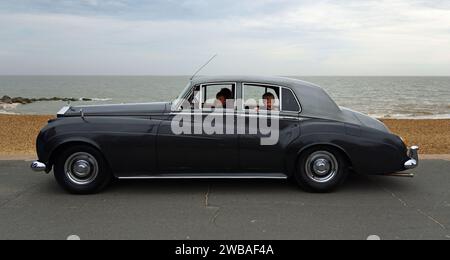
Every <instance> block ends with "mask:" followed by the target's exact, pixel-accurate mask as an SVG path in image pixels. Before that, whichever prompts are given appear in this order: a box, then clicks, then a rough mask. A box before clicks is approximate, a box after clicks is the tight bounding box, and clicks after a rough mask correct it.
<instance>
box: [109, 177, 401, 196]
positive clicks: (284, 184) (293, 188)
mask: <svg viewBox="0 0 450 260" xmlns="http://www.w3.org/2000/svg"><path fill="white" fill-rule="evenodd" d="M208 188H214V189H215V190H217V189H219V190H221V191H226V192H229V193H233V192H239V193H241V192H265V193H267V192H305V191H303V190H301V189H300V188H299V187H298V186H297V184H296V183H295V182H294V181H291V180H260V179H252V180H249V179H223V180H221V179H214V180H199V179H181V180H176V179H170V180H156V179H154V180H116V181H114V182H113V183H112V184H111V185H110V186H109V187H108V188H107V189H106V191H105V192H108V193H161V194H164V193H180V192H205V190H206V189H208ZM380 189H389V190H395V191H405V190H409V186H408V183H406V182H404V181H403V178H394V177H384V176H367V175H360V174H351V175H349V177H348V179H347V180H346V181H345V183H344V184H343V185H342V186H341V187H340V188H339V189H337V190H336V191H334V192H333V193H340V192H352V193H364V192H371V191H379V190H380Z"/></svg>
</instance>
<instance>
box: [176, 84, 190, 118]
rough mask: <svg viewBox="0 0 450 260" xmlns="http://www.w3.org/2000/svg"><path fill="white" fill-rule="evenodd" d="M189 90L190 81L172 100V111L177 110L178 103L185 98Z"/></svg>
mask: <svg viewBox="0 0 450 260" xmlns="http://www.w3.org/2000/svg"><path fill="white" fill-rule="evenodd" d="M190 90H191V82H190V81H189V83H188V84H187V85H186V87H184V89H183V91H181V93H180V95H179V96H178V97H177V98H176V99H175V100H174V101H173V102H172V111H173V110H177V109H178V107H179V104H180V103H181V102H182V101H183V99H184V98H186V95H187V94H188V92H189V91H190Z"/></svg>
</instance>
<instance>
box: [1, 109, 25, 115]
mask: <svg viewBox="0 0 450 260" xmlns="http://www.w3.org/2000/svg"><path fill="white" fill-rule="evenodd" d="M0 115H20V113H16V112H11V111H7V110H3V109H0Z"/></svg>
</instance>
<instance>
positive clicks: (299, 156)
mask: <svg viewBox="0 0 450 260" xmlns="http://www.w3.org/2000/svg"><path fill="white" fill-rule="evenodd" d="M315 147H329V148H333V149H335V150H337V151H338V152H340V153H342V155H344V158H345V159H346V161H347V164H348V165H347V166H348V167H352V166H353V162H352V160H351V157H350V155H349V154H348V153H347V152H346V151H345V149H344V148H342V147H341V146H339V145H337V144H333V143H329V142H321V143H312V144H308V145H306V146H304V147H302V148H301V149H300V150H299V151H298V152H297V157H296V159H295V164H296V165H297V163H298V161H299V160H300V158H301V156H302V154H303V153H305V152H306V151H308V150H310V149H312V148H315Z"/></svg>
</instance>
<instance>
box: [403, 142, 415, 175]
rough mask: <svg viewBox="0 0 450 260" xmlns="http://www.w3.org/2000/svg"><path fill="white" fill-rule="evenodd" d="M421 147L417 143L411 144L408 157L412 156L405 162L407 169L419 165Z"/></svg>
mask: <svg viewBox="0 0 450 260" xmlns="http://www.w3.org/2000/svg"><path fill="white" fill-rule="evenodd" d="M418 150H419V147H418V146H417V145H414V146H411V147H410V148H409V149H408V157H409V158H410V159H409V160H408V161H406V162H405V164H404V166H405V169H408V170H409V169H414V168H416V167H417V166H418V165H419V154H418Z"/></svg>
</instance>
